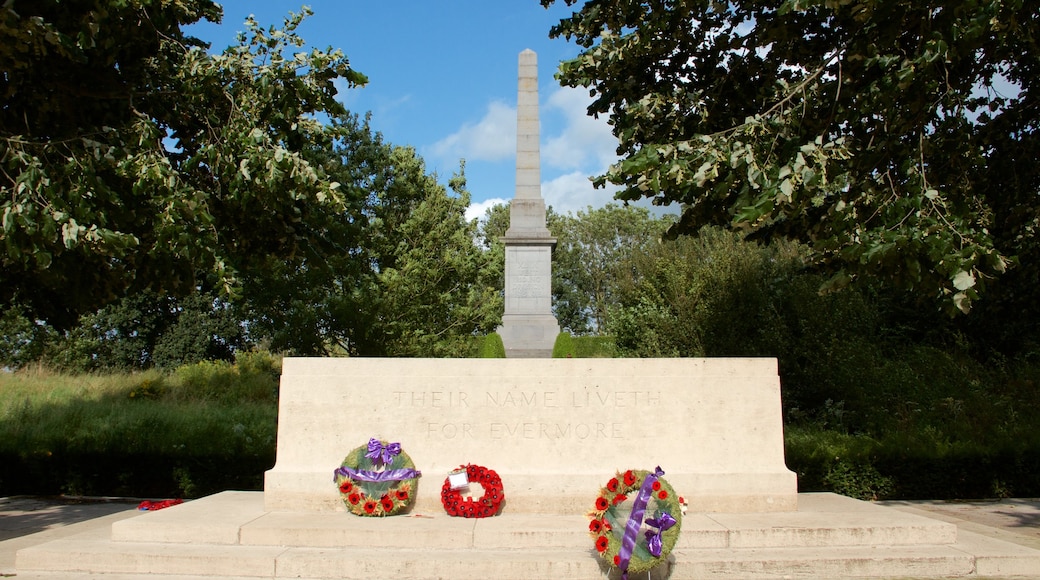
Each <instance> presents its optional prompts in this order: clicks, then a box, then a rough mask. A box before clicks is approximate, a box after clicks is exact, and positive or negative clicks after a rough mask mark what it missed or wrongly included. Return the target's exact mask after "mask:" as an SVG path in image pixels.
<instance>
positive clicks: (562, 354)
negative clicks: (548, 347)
mask: <svg viewBox="0 0 1040 580" xmlns="http://www.w3.org/2000/svg"><path fill="white" fill-rule="evenodd" d="M552 357H553V358H574V340H573V339H572V338H571V333H569V332H566V331H565V332H561V333H559V334H557V335H556V341H555V342H553V349H552Z"/></svg>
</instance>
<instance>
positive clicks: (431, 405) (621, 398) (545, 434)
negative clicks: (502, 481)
mask: <svg viewBox="0 0 1040 580" xmlns="http://www.w3.org/2000/svg"><path fill="white" fill-rule="evenodd" d="M391 396H392V398H393V401H394V406H395V407H397V408H398V409H411V410H416V409H438V410H443V409H447V410H451V409H477V408H491V409H503V408H505V409H521V410H526V411H529V412H530V413H531V414H532V415H534V416H527V417H524V418H521V419H518V420H516V421H476V420H473V421H451V420H449V421H444V420H441V421H431V420H425V421H424V422H423V423H424V426H425V428H423V429H422V430H421V431H422V432H423V433H425V435H426V437H427V439H444V440H461V439H492V440H501V439H548V440H556V439H577V440H585V439H623V438H624V437H625V436H626V429H627V428H630V427H631V425H630V424H628V423H623V422H609V421H606V422H599V421H576V422H575V421H560V420H558V419H556V417H555V416H545V417H542V416H539V414H538V410H553V411H555V410H563V411H564V412H565V413H566V412H567V411H568V410H578V409H581V410H584V411H590V410H592V411H594V410H595V409H597V408H600V409H647V410H649V409H651V408H654V407H659V406H660V405H661V401H662V395H661V391H654V390H646V391H643V390H635V391H618V390H605V389H599V388H598V387H595V386H594V387H593V388H592V389H588V390H583V391H579V392H574V391H572V392H562V391H559V390H541V391H535V390H523V391H514V390H510V391H495V390H486V391H483V392H479V391H478V392H467V391H394V392H393V393H392V394H391Z"/></svg>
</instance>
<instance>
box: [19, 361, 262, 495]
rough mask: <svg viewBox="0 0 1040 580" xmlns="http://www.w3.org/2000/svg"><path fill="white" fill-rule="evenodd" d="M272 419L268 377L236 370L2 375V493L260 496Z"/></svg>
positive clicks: (221, 366) (207, 366) (209, 366)
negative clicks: (239, 492) (232, 491)
mask: <svg viewBox="0 0 1040 580" xmlns="http://www.w3.org/2000/svg"><path fill="white" fill-rule="evenodd" d="M276 417H277V382H276V380H275V378H274V375H273V374H272V373H271V372H269V371H256V370H247V371H246V372H242V369H241V368H240V365H229V364H225V363H200V365H192V366H191V367H182V369H178V371H177V372H175V373H173V374H172V375H164V374H161V373H158V372H155V371H149V372H145V373H137V374H110V375H63V374H60V373H53V372H49V371H47V370H46V369H42V368H33V369H27V370H23V371H19V372H17V373H4V374H0V461H3V462H4V465H5V470H4V471H3V472H2V473H3V475H0V495H12V494H19V493H35V494H44V493H71V494H84V495H136V496H139V495H161V496H182V497H191V496H196V495H202V494H206V493H212V492H214V491H219V490H222V489H228V488H238V489H259V488H260V486H261V484H262V476H263V471H264V470H266V469H268V468H270V467H271V465H273V463H274V448H275V437H276V431H277V419H276Z"/></svg>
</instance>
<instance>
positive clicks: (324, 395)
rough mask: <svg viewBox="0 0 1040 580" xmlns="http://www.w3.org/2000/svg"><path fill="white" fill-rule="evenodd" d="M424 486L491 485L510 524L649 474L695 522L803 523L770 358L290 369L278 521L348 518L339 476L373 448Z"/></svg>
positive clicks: (345, 363) (271, 506)
mask: <svg viewBox="0 0 1040 580" xmlns="http://www.w3.org/2000/svg"><path fill="white" fill-rule="evenodd" d="M372 437H376V438H380V439H386V440H392V441H397V442H400V443H401V445H402V446H403V447H404V450H405V451H406V452H407V453H408V454H409V456H410V457H411V458H412V460H413V461H414V462H415V465H416V467H417V468H418V469H420V470H421V471H422V472H423V477H422V478H421V479H420V483H419V489H418V493H417V495H416V509H420V510H437V509H439V508H440V487H441V484H442V483H443V481H444V478H445V477H447V474H448V472H449V471H450V470H452V469H454V468H455V467H457V466H459V465H460V464H464V463H475V464H478V465H484V466H486V467H490V468H492V469H494V470H496V471H497V472H498V473H499V475H501V477H502V481H503V484H504V485H505V489H506V498H507V499H506V502H507V507H506V508H505V509H507V510H508V511H509V512H510V513H558V514H564V513H570V514H575V513H576V514H582V513H584V512H585V511H586V510H587V509H588V506H589V501H590V500H589V498H590V496H591V494H594V493H595V490H598V489H599V488H600V487H601V486H602V485H603V484H604V483H605V482H606V480H607V479H609V478H610V477H611V476H612V475H613V474H614V473H615V472H616V471H617V470H625V469H653V468H654V467H655V466H658V465H660V466H661V467H662V468H663V469H664V470H665V472H666V475H665V477H666V478H667V479H668V481H669V482H670V483H671V484H672V485H673V486H674V487H675V489H676V490H677V491H679V492H680V493H682V494H683V495H684V496H685V497H686V499H687V501H688V502H689V504H690V509H691V510H693V511H703V512H774V511H789V510H794V509H795V508H796V503H797V499H796V498H797V495H796V492H797V489H796V487H797V486H796V478H795V475H794V474H793V473H792V472H791V471H790V470H788V469H787V467H786V465H785V464H784V442H783V425H782V423H781V409H780V382H779V378H778V376H777V368H776V360H775V359H546V360H532V359H506V360H501V359H497V360H488V359H376V358H341V359H311V358H286V359H285V360H284V362H283V369H282V383H281V391H280V403H279V413H278V459H277V463H276V465H275V466H274V468H273V469H271V470H270V471H268V472H267V474H266V480H265V505H266V509H267V510H269V511H274V510H290V511H341V510H343V509H344V507H343V504H342V501H341V500H340V497H339V493H338V490H337V489H336V486H335V485H333V483H332V472H333V470H334V469H335V468H336V467H338V466H339V464H340V462H341V461H342V460H343V458H344V456H346V454H347V453H348V452H349V451H350V450H351V449H353V448H354V447H357V446H359V445H362V444H364V443H366V442H367V441H368V440H369V438H372Z"/></svg>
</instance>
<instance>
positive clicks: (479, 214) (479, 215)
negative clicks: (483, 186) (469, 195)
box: [466, 197, 509, 221]
mask: <svg viewBox="0 0 1040 580" xmlns="http://www.w3.org/2000/svg"><path fill="white" fill-rule="evenodd" d="M508 203H509V200H508V199H502V198H500V197H493V198H491V199H485V200H484V201H480V202H477V203H471V204H469V207H468V208H466V221H471V220H474V219H483V218H484V213H485V212H487V210H489V209H491V208H492V207H494V206H496V205H499V204H508Z"/></svg>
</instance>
